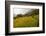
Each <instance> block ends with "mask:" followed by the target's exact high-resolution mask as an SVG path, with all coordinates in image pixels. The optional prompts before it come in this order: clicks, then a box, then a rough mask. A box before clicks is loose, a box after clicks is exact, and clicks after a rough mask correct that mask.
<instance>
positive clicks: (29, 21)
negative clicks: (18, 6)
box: [13, 15, 39, 28]
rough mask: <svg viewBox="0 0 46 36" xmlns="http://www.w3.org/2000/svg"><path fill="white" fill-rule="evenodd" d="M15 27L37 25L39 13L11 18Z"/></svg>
mask: <svg viewBox="0 0 46 36" xmlns="http://www.w3.org/2000/svg"><path fill="white" fill-rule="evenodd" d="M13 24H14V25H13V26H14V28H15V27H38V26H39V15H34V16H25V17H19V18H16V19H14V20H13Z"/></svg>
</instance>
